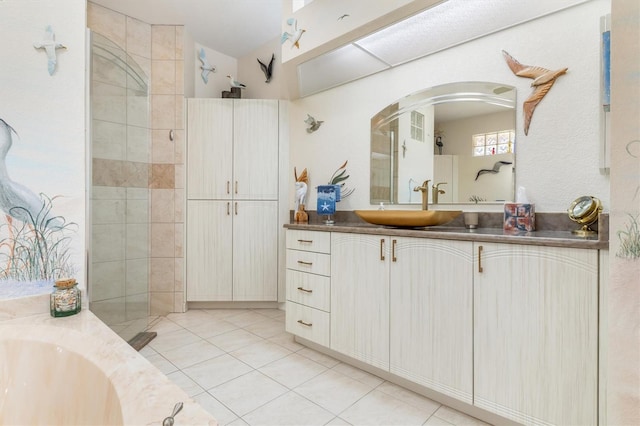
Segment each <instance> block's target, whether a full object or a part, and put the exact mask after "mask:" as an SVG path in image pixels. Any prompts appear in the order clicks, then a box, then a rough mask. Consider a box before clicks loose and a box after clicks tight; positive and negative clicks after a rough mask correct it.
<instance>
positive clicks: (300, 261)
mask: <svg viewBox="0 0 640 426" xmlns="http://www.w3.org/2000/svg"><path fill="white" fill-rule="evenodd" d="M298 263H299V264H301V265H308V266H311V265H313V262H305V261H304V260H298Z"/></svg>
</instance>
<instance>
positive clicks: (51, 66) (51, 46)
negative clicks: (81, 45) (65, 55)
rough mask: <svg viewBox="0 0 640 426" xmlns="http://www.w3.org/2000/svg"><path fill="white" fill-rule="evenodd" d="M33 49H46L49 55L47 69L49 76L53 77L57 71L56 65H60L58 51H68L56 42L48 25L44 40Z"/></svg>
mask: <svg viewBox="0 0 640 426" xmlns="http://www.w3.org/2000/svg"><path fill="white" fill-rule="evenodd" d="M33 47H35V48H36V49H44V51H45V52H46V53H47V69H48V71H49V75H53V73H54V72H55V70H56V64H57V63H58V60H57V53H56V50H57V49H66V48H67V47H66V46H65V45H63V44H62V43H58V42H57V41H56V36H55V34H54V32H53V29H52V28H51V25H47V28H46V29H45V31H44V39H43V40H42V41H37V42H35V43H33Z"/></svg>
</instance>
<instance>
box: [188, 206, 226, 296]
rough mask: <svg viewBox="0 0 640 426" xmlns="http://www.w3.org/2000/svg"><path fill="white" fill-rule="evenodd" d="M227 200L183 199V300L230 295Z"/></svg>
mask: <svg viewBox="0 0 640 426" xmlns="http://www.w3.org/2000/svg"><path fill="white" fill-rule="evenodd" d="M232 241H233V240H232V216H231V201H207V200H189V201H187V253H186V259H187V301H190V302H196V301H229V300H231V297H232V292H231V286H232V269H231V268H232V253H233V252H232V247H233V243H232Z"/></svg>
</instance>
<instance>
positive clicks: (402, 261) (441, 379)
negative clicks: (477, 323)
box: [389, 237, 473, 404]
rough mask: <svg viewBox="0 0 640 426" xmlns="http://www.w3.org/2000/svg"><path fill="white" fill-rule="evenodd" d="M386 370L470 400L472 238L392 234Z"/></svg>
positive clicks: (471, 369)
mask: <svg viewBox="0 0 640 426" xmlns="http://www.w3.org/2000/svg"><path fill="white" fill-rule="evenodd" d="M391 249H392V250H391V251H392V254H391V259H390V261H391V268H390V286H389V288H390V332H391V335H390V342H389V343H390V357H391V359H390V372H391V373H394V374H396V375H398V376H400V377H404V378H406V379H408V380H411V381H412V382H415V383H418V384H420V385H423V386H426V387H428V388H431V389H434V390H436V391H438V392H440V393H443V394H445V395H449V396H452V397H454V398H457V399H459V400H462V401H464V402H467V403H469V404H472V403H473V270H472V268H473V243H471V242H469V241H448V240H435V239H426V238H400V237H392V238H391Z"/></svg>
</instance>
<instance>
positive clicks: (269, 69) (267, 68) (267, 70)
mask: <svg viewBox="0 0 640 426" xmlns="http://www.w3.org/2000/svg"><path fill="white" fill-rule="evenodd" d="M256 59H257V58H256ZM275 59H276V55H275V53H272V54H271V61H269V65H267V64H265V63H264V62H262V61H261V60H260V59H257V61H258V63H259V64H260V69H261V70H262V72H263V73H264V77H265V78H266V79H267V80H266V81H265V83H268V82H270V81H271V75H272V74H273V61H275Z"/></svg>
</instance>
